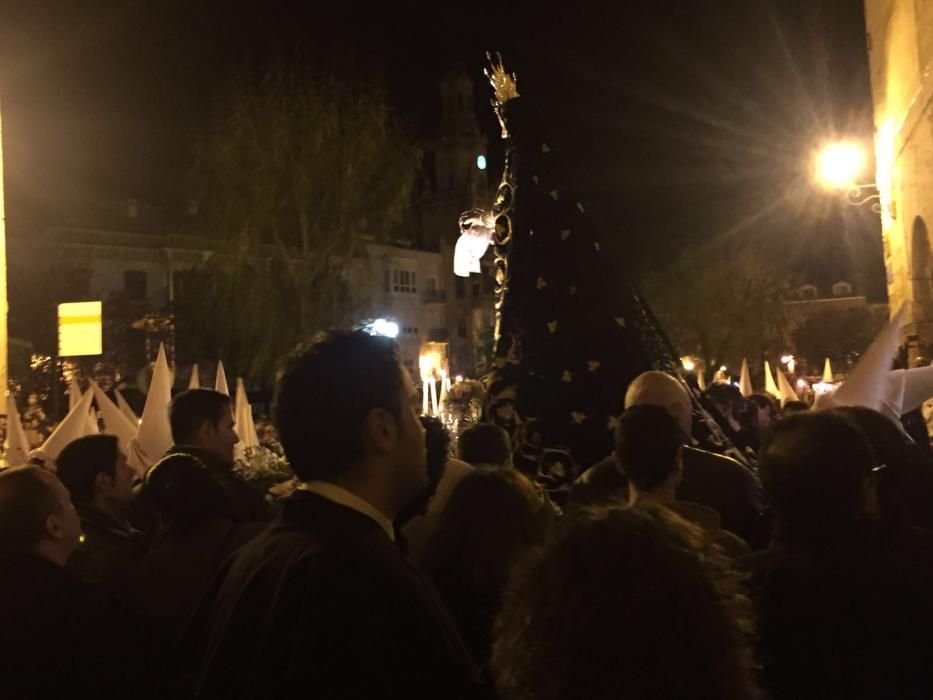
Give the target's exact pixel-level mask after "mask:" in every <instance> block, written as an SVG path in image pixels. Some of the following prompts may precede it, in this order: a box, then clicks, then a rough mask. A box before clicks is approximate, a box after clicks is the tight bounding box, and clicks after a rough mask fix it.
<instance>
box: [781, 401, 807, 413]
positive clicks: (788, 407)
mask: <svg viewBox="0 0 933 700" xmlns="http://www.w3.org/2000/svg"><path fill="white" fill-rule="evenodd" d="M809 410H810V407H809V406H808V405H807V404H806V402H805V401H788V402H787V403H785V404H784V407H783V408H782V409H781V415H783V416H789V415H792V414H794V413H803V412H805V411H809Z"/></svg>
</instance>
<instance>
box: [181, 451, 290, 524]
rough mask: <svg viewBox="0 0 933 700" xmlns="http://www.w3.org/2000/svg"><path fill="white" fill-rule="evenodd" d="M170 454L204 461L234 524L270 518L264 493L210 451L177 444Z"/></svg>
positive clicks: (270, 512) (270, 510)
mask: <svg viewBox="0 0 933 700" xmlns="http://www.w3.org/2000/svg"><path fill="white" fill-rule="evenodd" d="M173 454H187V455H191V456H193V457H197V458H198V459H200V460H201V462H203V464H204V466H205V467H207V469H208V471H209V472H210V473H211V474H213V475H214V477H215V478H216V479H217V480H218V481H219V482H220V485H221V486H223V489H224V493H225V494H226V495H227V500H228V503H229V507H230V515H231V517H232V518H233V519H234V520H236V521H237V522H241V523H254V522H261V521H268V520H271V519H272V509H271V507H270V506H269V503H268V502H267V501H266V498H265V493H264V492H263V491H262V490H261V489H259V488H254V487H253V486H251V485H250V484H249V483H247V482H246V481H245V480H243V479H242V478H240V476H238V475H237V474H236V473H235V472H234V471H233V465H231V464H226V463H225V462H224V461H223V460H222V459H220V458H219V457H217V455H215V454H214V453H213V452H210V451H209V450H205V449H202V448H200V447H195V446H193V445H176V446H174V447H172V449H170V450H169V451H168V452H167V453H166V455H165V456H166V457H167V456H169V455H173Z"/></svg>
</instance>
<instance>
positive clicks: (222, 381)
mask: <svg viewBox="0 0 933 700" xmlns="http://www.w3.org/2000/svg"><path fill="white" fill-rule="evenodd" d="M214 391H219V392H220V393H221V394H223V395H224V396H230V388H229V387H228V386H227V373H226V372H224V363H223V362H218V363H217V377H216V378H215V380H214Z"/></svg>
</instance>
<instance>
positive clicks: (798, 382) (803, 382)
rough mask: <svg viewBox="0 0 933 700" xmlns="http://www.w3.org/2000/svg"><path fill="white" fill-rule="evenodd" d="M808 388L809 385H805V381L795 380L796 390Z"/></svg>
mask: <svg viewBox="0 0 933 700" xmlns="http://www.w3.org/2000/svg"><path fill="white" fill-rule="evenodd" d="M808 386H809V384H807V381H806V380H805V379H798V380H797V388H798V389H806V388H807V387H808Z"/></svg>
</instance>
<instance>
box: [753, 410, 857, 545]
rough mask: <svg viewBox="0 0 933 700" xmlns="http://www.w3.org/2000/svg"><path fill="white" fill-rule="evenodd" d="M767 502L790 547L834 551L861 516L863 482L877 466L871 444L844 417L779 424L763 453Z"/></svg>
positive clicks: (800, 417) (818, 414) (803, 416)
mask: <svg viewBox="0 0 933 700" xmlns="http://www.w3.org/2000/svg"><path fill="white" fill-rule="evenodd" d="M760 456H761V465H760V473H761V477H762V484H763V485H764V487H765V492H766V494H767V496H768V500H769V501H770V502H771V503H772V504H773V505H774V507H775V508H776V509H777V510H778V512H779V513H780V516H781V517H780V522H781V526H782V528H783V531H782V532H780V533H779V534H780V535H781V537H782V538H783V539H784V541H785V542H787V543H788V544H791V545H796V546H802V547H805V548H812V547H818V548H819V547H824V546H831V545H832V544H834V543H835V542H836V541H838V540H839V538H840V537H842V536H845V535H847V534H848V533H850V532H851V527H852V525H853V523H854V522H855V521H856V520H857V518H858V517H859V515H860V509H861V496H862V483H863V481H864V479H865V476H866V475H867V474H868V473H870V470H871V468H872V467H873V466H875V465H874V456H873V454H872V451H871V447H870V446H869V444H868V440H867V439H866V438H865V436H864V435H863V434H862V431H861V430H859V428H858V426H857V425H856V424H855V423H854V422H853V421H851V420H850V419H848V418H846V417H845V416H843V415H842V414H840V413H836V412H830V411H807V412H804V413H797V414H794V415H791V416H787V417H786V418H783V419H782V420H780V421H778V423H776V424H775V425H774V427H773V428H772V430H771V432H770V433H769V434H768V435H767V436H766V438H765V441H764V444H763V445H762V449H761V455H760Z"/></svg>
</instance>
